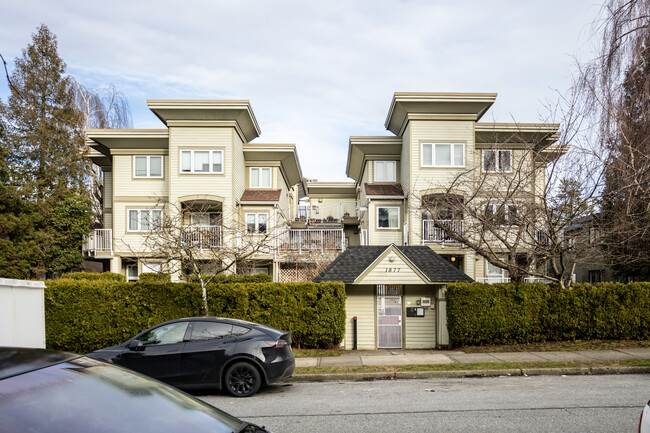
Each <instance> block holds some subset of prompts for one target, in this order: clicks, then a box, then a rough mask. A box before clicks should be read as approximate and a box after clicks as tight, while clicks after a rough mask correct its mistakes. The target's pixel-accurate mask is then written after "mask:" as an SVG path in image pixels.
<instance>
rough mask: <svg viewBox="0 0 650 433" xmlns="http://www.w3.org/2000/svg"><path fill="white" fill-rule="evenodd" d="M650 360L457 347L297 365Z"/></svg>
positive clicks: (642, 354) (643, 354) (645, 353)
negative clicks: (471, 349) (476, 349)
mask: <svg viewBox="0 0 650 433" xmlns="http://www.w3.org/2000/svg"><path fill="white" fill-rule="evenodd" d="M621 359H650V348H641V349H613V350H580V351H573V352H569V351H558V352H491V353H464V352H462V351H456V350H402V349H378V350H355V351H344V352H341V355H340V356H321V357H316V358H296V367H359V366H378V365H379V366H381V365H384V366H391V365H410V364H474V363H480V362H494V363H499V362H545V361H546V362H549V361H552V362H571V361H608V360H609V361H617V360H621Z"/></svg>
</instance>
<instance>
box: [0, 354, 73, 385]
mask: <svg viewBox="0 0 650 433" xmlns="http://www.w3.org/2000/svg"><path fill="white" fill-rule="evenodd" d="M75 358H79V355H75V354H74V353H67V352H57V351H55V350H46V349H30V348H24V347H0V380H2V379H5V378H7V377H11V376H16V375H18V374H23V373H27V372H28V371H33V370H38V369H41V368H44V367H48V366H50V365H54V364H59V363H61V362H65V361H69V360H71V359H75Z"/></svg>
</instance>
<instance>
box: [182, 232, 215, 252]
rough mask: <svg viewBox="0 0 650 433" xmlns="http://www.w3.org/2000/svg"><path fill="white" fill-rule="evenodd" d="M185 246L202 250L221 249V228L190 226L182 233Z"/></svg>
mask: <svg viewBox="0 0 650 433" xmlns="http://www.w3.org/2000/svg"><path fill="white" fill-rule="evenodd" d="M181 242H183V245H184V246H190V247H197V248H199V249H200V250H203V249H214V248H221V226H188V227H185V228H183V230H182V231H181Z"/></svg>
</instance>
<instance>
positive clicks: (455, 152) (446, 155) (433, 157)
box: [422, 143, 465, 167]
mask: <svg viewBox="0 0 650 433" xmlns="http://www.w3.org/2000/svg"><path fill="white" fill-rule="evenodd" d="M422 166H423V167H464V166H465V144H464V143H422Z"/></svg>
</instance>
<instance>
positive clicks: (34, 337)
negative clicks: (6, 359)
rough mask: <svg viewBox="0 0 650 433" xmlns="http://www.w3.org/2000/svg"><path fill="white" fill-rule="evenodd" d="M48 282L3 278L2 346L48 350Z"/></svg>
mask: <svg viewBox="0 0 650 433" xmlns="http://www.w3.org/2000/svg"><path fill="white" fill-rule="evenodd" d="M44 289H45V283H44V282H43V281H26V280H13V279H9V278H0V346H9V347H35V348H42V349H44V348H45V301H44Z"/></svg>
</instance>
